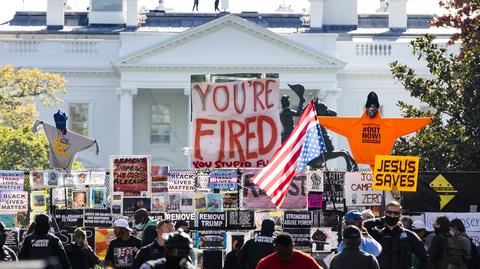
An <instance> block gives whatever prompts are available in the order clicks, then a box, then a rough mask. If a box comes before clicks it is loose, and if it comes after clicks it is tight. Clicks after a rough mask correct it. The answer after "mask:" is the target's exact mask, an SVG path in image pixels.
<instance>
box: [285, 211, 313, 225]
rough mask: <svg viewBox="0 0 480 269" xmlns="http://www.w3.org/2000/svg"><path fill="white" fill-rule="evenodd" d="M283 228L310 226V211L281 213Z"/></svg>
mask: <svg viewBox="0 0 480 269" xmlns="http://www.w3.org/2000/svg"><path fill="white" fill-rule="evenodd" d="M282 226H283V229H298V228H310V227H312V213H311V212H309V211H305V212H296V211H286V212H284V213H283V222H282Z"/></svg>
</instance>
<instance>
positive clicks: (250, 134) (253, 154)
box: [245, 117, 263, 159]
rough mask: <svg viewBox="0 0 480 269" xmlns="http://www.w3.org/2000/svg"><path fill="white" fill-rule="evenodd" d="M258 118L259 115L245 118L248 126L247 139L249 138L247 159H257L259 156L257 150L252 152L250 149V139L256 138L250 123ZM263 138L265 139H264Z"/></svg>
mask: <svg viewBox="0 0 480 269" xmlns="http://www.w3.org/2000/svg"><path fill="white" fill-rule="evenodd" d="M256 120H257V117H249V118H246V119H245V126H246V129H247V131H246V140H247V150H246V155H247V159H255V158H257V153H256V152H251V151H250V139H252V138H255V133H254V132H250V130H251V129H250V123H253V122H255V121H256ZM262 140H263V139H262Z"/></svg>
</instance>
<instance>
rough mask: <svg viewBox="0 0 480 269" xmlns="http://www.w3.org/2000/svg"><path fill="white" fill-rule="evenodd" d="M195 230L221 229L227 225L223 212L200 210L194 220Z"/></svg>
mask: <svg viewBox="0 0 480 269" xmlns="http://www.w3.org/2000/svg"><path fill="white" fill-rule="evenodd" d="M195 224H196V225H195V229H196V230H221V229H225V227H227V220H226V214H225V212H201V213H198V214H197V220H196V221H195Z"/></svg>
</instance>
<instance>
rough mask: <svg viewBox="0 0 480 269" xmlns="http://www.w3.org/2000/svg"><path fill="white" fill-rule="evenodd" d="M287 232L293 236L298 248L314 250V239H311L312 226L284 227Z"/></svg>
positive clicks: (307, 250)
mask: <svg viewBox="0 0 480 269" xmlns="http://www.w3.org/2000/svg"><path fill="white" fill-rule="evenodd" d="M283 231H284V232H285V233H289V234H290V235H291V236H292V238H293V243H294V246H295V249H296V250H300V251H304V252H311V251H312V240H310V228H308V229H302V228H291V229H284V230H283Z"/></svg>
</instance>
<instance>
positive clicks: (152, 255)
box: [133, 240, 165, 269]
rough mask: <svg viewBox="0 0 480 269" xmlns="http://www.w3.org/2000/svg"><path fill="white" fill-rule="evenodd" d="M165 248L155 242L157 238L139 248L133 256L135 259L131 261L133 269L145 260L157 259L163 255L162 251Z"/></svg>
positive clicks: (136, 268)
mask: <svg viewBox="0 0 480 269" xmlns="http://www.w3.org/2000/svg"><path fill="white" fill-rule="evenodd" d="M164 250H165V248H164V247H162V246H160V245H159V244H158V243H157V240H155V241H153V242H152V243H151V244H149V245H146V246H144V247H143V248H141V249H140V250H139V251H138V252H137V255H136V256H135V261H134V262H133V269H138V268H140V267H141V266H142V264H144V263H145V262H147V261H153V260H158V259H160V258H163V257H165V253H164Z"/></svg>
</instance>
